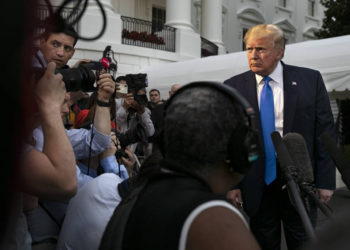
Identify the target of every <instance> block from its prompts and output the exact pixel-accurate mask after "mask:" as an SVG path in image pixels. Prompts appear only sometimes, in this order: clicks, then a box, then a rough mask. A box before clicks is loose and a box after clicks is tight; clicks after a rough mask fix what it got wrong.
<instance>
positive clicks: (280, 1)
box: [278, 0, 287, 8]
mask: <svg viewBox="0 0 350 250" xmlns="http://www.w3.org/2000/svg"><path fill="white" fill-rule="evenodd" d="M278 5H279V6H281V7H284V8H286V7H287V0H278Z"/></svg>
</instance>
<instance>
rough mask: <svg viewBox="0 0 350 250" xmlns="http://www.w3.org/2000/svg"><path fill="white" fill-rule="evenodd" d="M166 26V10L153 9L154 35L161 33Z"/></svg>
mask: <svg viewBox="0 0 350 250" xmlns="http://www.w3.org/2000/svg"><path fill="white" fill-rule="evenodd" d="M164 24H165V9H160V8H157V7H152V33H154V32H157V31H161V30H162V29H163V26H164Z"/></svg>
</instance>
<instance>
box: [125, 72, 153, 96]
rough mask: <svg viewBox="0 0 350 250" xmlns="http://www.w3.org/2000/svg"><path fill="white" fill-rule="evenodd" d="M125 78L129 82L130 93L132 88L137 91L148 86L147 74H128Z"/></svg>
mask: <svg viewBox="0 0 350 250" xmlns="http://www.w3.org/2000/svg"><path fill="white" fill-rule="evenodd" d="M125 78H126V83H127V84H128V89H129V93H130V91H131V90H133V91H135V93H136V92H137V91H138V90H139V89H143V88H146V87H147V86H148V81H147V74H142V73H140V74H127V75H126V76H125Z"/></svg>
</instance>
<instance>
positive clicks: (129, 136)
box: [113, 123, 148, 159]
mask: <svg viewBox="0 0 350 250" xmlns="http://www.w3.org/2000/svg"><path fill="white" fill-rule="evenodd" d="M113 132H114V133H115V134H116V136H117V138H118V140H119V143H120V147H121V149H120V150H117V152H116V155H115V156H116V158H117V159H120V157H121V156H123V157H125V158H128V155H127V154H126V153H125V148H126V147H127V146H128V145H130V144H134V143H137V142H148V137H147V135H146V131H145V128H144V127H143V126H142V125H141V124H139V123H138V124H137V125H136V127H134V128H131V129H128V130H127V131H126V132H124V133H120V132H118V131H117V130H113Z"/></svg>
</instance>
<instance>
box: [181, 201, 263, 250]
mask: <svg viewBox="0 0 350 250" xmlns="http://www.w3.org/2000/svg"><path fill="white" fill-rule="evenodd" d="M192 249H202V250H206V249H216V250H219V249H220V250H221V249H235V250H240V249H241V250H257V249H260V247H259V245H258V243H257V242H256V240H255V238H254V236H253V235H252V233H251V232H250V231H249V229H248V227H247V226H246V224H245V223H244V221H243V220H242V218H241V217H240V216H239V215H238V214H237V213H235V212H234V211H232V210H231V209H229V208H227V207H224V206H213V207H210V208H207V209H205V210H203V211H202V212H200V213H199V214H198V215H197V216H196V217H195V219H194V220H193V222H192V224H191V226H190V228H189V232H188V236H187V242H186V250H192Z"/></svg>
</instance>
